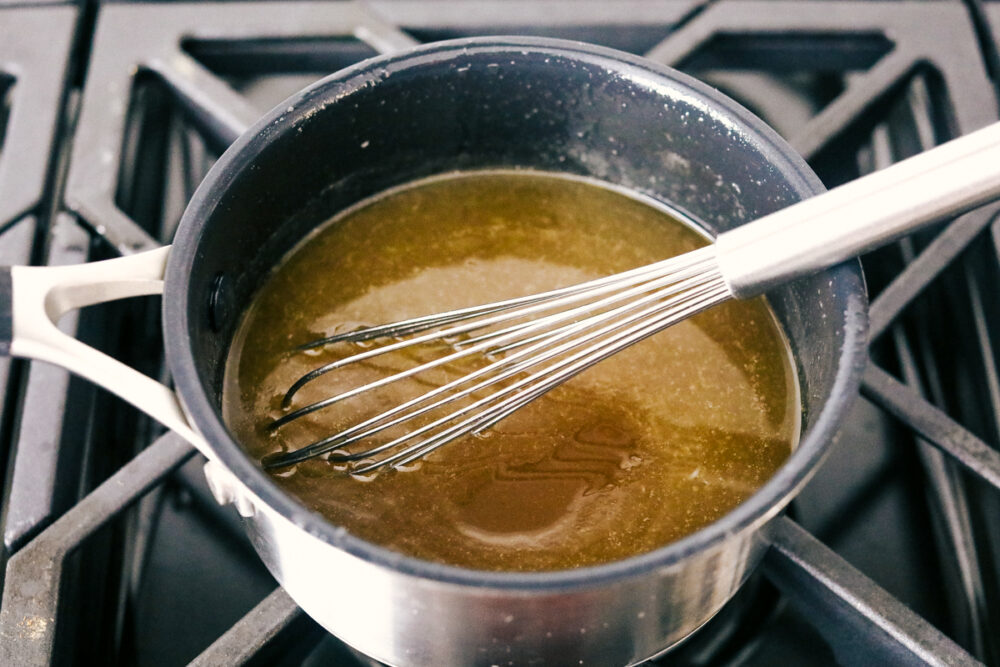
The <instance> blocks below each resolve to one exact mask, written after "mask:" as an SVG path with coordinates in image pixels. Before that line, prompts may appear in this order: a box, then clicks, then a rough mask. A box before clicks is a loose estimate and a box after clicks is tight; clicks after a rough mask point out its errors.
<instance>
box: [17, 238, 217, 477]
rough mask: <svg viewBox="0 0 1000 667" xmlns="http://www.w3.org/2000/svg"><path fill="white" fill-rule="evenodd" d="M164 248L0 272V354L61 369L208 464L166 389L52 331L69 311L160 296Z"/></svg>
mask: <svg viewBox="0 0 1000 667" xmlns="http://www.w3.org/2000/svg"><path fill="white" fill-rule="evenodd" d="M169 254H170V247H169V246H167V247H164V248H158V249H156V250H150V251H148V252H143V253H139V254H135V255H130V256H128V257H120V258H117V259H109V260H105V261H101V262H89V263H86V264H75V265H71V266H11V267H0V354H3V355H10V356H12V357H24V358H27V359H35V360H38V361H45V362H48V363H52V364H56V365H57V366H62V367H63V368H65V369H66V370H68V371H71V372H73V373H76V374H77V375H80V376H82V377H84V378H86V379H88V380H90V381H91V382H93V383H94V384H96V385H98V386H100V387H103V388H104V389H107V390H108V391H110V392H111V393H113V394H115V395H116V396H118V397H120V398H122V399H124V400H125V401H127V402H129V403H131V404H132V405H134V406H135V407H137V408H139V409H140V410H142V411H143V412H145V413H146V414H148V415H149V416H150V417H152V418H153V419H155V420H157V421H158V422H160V423H161V424H163V425H164V426H166V427H167V428H169V429H170V430H172V431H174V432H175V433H177V434H178V435H180V436H181V437H182V438H184V439H185V440H187V441H188V442H190V443H191V444H192V445H194V447H195V448H196V449H198V451H199V452H201V453H202V454H204V455H205V456H206V457H207V458H208V459H209V460H212V459H214V455H213V454H212V452H211V450H210V449H209V447H208V445H207V443H206V442H205V439H204V438H202V437H201V435H200V434H199V433H198V432H197V431H195V430H194V429H193V428H191V426H190V424H188V421H187V418H186V417H185V416H184V412H183V410H182V409H181V406H180V403H179V402H178V400H177V396H176V395H175V394H174V392H173V391H172V390H171V389H169V388H168V387H165V386H163V385H162V384H160V383H159V382H157V381H156V380H154V379H152V378H150V377H148V376H146V375H143V374H142V373H140V372H139V371H137V370H135V369H134V368H131V367H129V366H126V365H125V364H123V363H122V362H120V361H118V360H117V359H113V358H111V357H109V356H108V355H106V354H104V353H103V352H99V351H98V350H95V349H94V348H92V347H90V346H89V345H86V344H84V343H81V342H80V341H78V340H77V339H75V338H73V337H72V336H69V335H67V334H65V333H63V332H62V331H60V330H59V329H58V327H57V326H56V323H57V322H58V321H59V318H60V317H62V316H63V315H64V314H66V313H67V312H69V311H71V310H76V309H77V308H83V307H84V306H90V305H93V304H97V303H103V302H105V301H114V300H117V299H124V298H127V297H132V296H145V295H150V294H162V293H163V273H164V270H165V268H166V264H167V257H168V255H169Z"/></svg>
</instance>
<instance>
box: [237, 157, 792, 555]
mask: <svg viewBox="0 0 1000 667" xmlns="http://www.w3.org/2000/svg"><path fill="white" fill-rule="evenodd" d="M704 244H705V240H704V239H703V238H702V237H701V236H700V235H698V234H697V233H695V232H694V231H692V230H691V229H689V228H688V227H687V226H686V225H684V224H683V223H681V222H679V221H678V220H676V219H674V218H672V217H671V216H669V215H668V214H667V213H665V212H664V211H663V210H661V209H659V208H655V207H653V206H651V205H649V204H647V203H645V202H642V201H639V200H637V199H633V198H631V197H626V196H624V195H622V194H620V193H618V192H615V191H612V190H610V189H606V188H602V187H597V186H595V185H593V184H590V183H586V182H582V181H579V180H571V179H568V178H563V177H556V176H549V175H540V174H524V173H512V172H492V173H479V174H463V175H454V176H451V177H446V178H440V179H435V180H432V181H425V182H422V183H418V184H414V185H413V186H410V187H407V188H403V189H400V190H397V191H394V192H392V193H389V194H387V195H385V196H382V197H380V198H376V199H374V200H372V201H370V202H367V203H365V204H364V205H362V206H359V207H356V208H355V209H353V210H352V211H349V212H347V213H346V214H344V215H341V216H339V217H338V218H336V219H334V220H333V221H332V222H331V223H330V224H328V225H326V226H324V227H322V228H321V230H320V231H319V232H318V233H316V234H314V235H313V236H312V237H311V238H310V239H307V240H306V241H305V242H303V243H302V244H300V246H299V247H297V248H296V250H294V251H293V252H292V253H291V254H290V256H289V257H288V258H286V261H284V262H283V264H282V265H281V266H279V267H278V269H277V270H276V271H275V272H274V273H273V275H272V276H270V278H269V279H268V281H267V282H266V284H265V285H264V287H263V288H262V290H261V292H260V293H259V294H258V295H257V297H256V298H255V301H254V303H253V305H252V306H251V308H250V309H249V310H248V312H247V314H246V315H245V316H244V322H243V323H242V325H241V328H240V331H239V333H238V335H237V337H236V339H235V341H234V343H233V346H232V351H231V354H230V359H229V363H228V365H227V373H226V386H225V393H224V397H223V404H224V405H223V409H224V414H225V417H226V421H227V423H228V424H229V425H230V428H231V429H232V430H233V432H234V433H235V434H236V436H237V438H238V439H240V441H241V442H243V443H244V445H245V446H246V448H247V450H248V452H249V453H250V454H251V455H252V456H254V457H256V458H258V459H259V458H261V457H263V456H264V455H266V454H268V453H271V452H275V451H282V450H286V449H296V448H299V447H302V446H305V445H307V444H309V443H310V442H313V441H315V440H318V439H320V438H323V437H325V436H328V435H330V434H331V433H333V432H335V431H336V430H339V429H340V428H344V427H346V426H349V425H351V424H353V423H356V422H357V421H358V420H360V419H364V418H365V417H368V416H371V415H374V414H376V413H378V412H380V411H382V410H385V409H388V408H389V407H392V406H394V405H396V404H398V403H399V402H400V401H401V400H405V399H406V398H407V397H409V396H412V395H415V394H416V393H417V392H418V391H426V390H427V389H428V388H431V387H434V386H440V384H442V383H443V382H446V381H448V380H449V379H452V378H454V377H457V375H459V374H461V373H465V372H468V371H469V370H471V369H473V368H476V367H478V366H477V365H476V363H475V362H471V361H470V362H463V363H457V364H454V365H453V366H451V367H448V368H445V369H443V370H441V371H437V372H435V373H429V374H427V375H426V376H421V377H420V379H419V381H416V380H414V381H407V382H402V383H398V384H396V385H392V386H391V389H390V390H388V391H385V392H380V393H379V394H366V395H365V396H364V397H359V398H356V399H351V400H348V401H345V402H344V403H342V404H338V405H337V406H336V407H335V408H331V409H328V410H323V411H320V412H317V413H314V414H313V415H310V416H309V417H307V418H303V419H300V420H297V421H295V422H293V423H291V424H289V425H288V426H286V427H285V428H282V429H280V430H279V431H278V432H277V433H270V432H268V431H267V429H266V426H267V424H268V423H269V422H270V421H271V420H272V419H274V418H275V417H277V416H279V415H281V414H282V410H281V407H280V403H281V397H282V396H283V394H284V392H285V391H286V390H287V388H288V387H289V386H290V385H291V384H292V382H294V380H295V379H297V378H298V377H300V376H301V375H302V374H304V373H305V372H307V371H308V370H311V369H313V368H316V367H317V366H320V365H322V364H324V363H327V362H329V361H331V360H334V359H338V358H341V357H343V356H344V355H346V354H348V353H350V352H351V351H352V350H351V349H350V347H351V346H348V345H344V344H340V345H335V346H328V347H327V348H324V349H322V350H314V351H311V352H310V353H290V352H289V350H291V349H292V348H293V347H295V346H296V345H299V344H301V343H304V342H307V341H310V340H314V339H316V338H320V337H323V336H326V335H329V334H330V333H333V332H335V331H343V330H345V329H353V328H356V327H358V326H361V325H364V324H375V323H381V322H387V321H393V320H398V319H403V318H407V317H412V316H417V315H424V314H427V313H433V312H438V311H442V310H448V309H452V308H458V307H462V306H468V305H473V304H479V303H485V302H489V301H495V300H498V299H503V298H509V297H512V296H518V295H522V294H530V293H533V292H538V291H543V290H547V289H551V288H554V287H558V286H562V285H567V284H572V283H576V282H580V281H583V280H588V279H592V278H596V277H600V276H603V275H607V274H609V273H614V272H618V271H623V270H626V269H629V268H633V267H635V266H639V265H642V264H647V263H650V262H653V261H657V260H660V259H663V258H665V257H669V256H672V255H676V254H679V253H682V252H686V251H689V250H692V249H694V248H696V247H699V246H701V245H704ZM354 351H356V350H354ZM439 353H441V350H416V351H409V352H407V353H406V354H402V353H400V354H391V355H386V356H385V357H380V358H377V361H374V360H373V362H372V363H368V364H364V365H356V366H350V367H348V368H346V369H344V370H342V371H338V372H335V373H331V374H328V375H326V376H323V378H322V379H321V380H317V381H316V382H313V383H311V384H309V385H307V386H306V387H305V388H304V389H303V390H302V391H301V392H300V394H299V395H297V397H296V400H295V407H297V406H301V405H305V404H306V403H309V402H312V401H315V400H320V399H322V398H325V397H327V396H330V395H333V394H336V393H339V392H340V391H343V390H345V389H347V388H349V387H351V386H356V385H357V384H360V383H363V382H366V381H370V380H373V379H376V378H378V377H382V376H384V375H385V374H387V373H390V372H392V371H393V370H398V369H402V368H403V367H405V366H407V365H410V364H412V363H413V362H414V361H415V360H419V359H421V358H429V357H430V356H433V355H435V354H439ZM797 396H798V394H797V388H796V382H795V377H794V372H793V370H792V366H791V364H790V357H789V353H788V350H787V346H786V344H785V342H784V339H783V337H782V335H781V334H780V332H779V330H778V329H777V326H776V324H775V322H774V319H773V317H772V316H771V314H770V312H769V310H768V308H767V306H766V303H765V302H764V301H763V300H755V301H750V302H731V303H728V304H725V305H723V306H721V307H718V308H716V309H714V310H712V311H709V312H707V313H703V314H702V315H699V316H698V317H696V318H694V319H692V320H689V321H687V322H683V323H681V324H679V325H677V326H674V327H672V328H670V329H668V330H667V331H664V332H662V333H659V334H657V335H656V336H653V337H652V338H650V339H648V340H646V341H644V342H642V343H640V344H638V345H636V346H634V347H632V348H630V349H628V350H626V351H625V352H622V353H620V354H617V355H615V356H614V357H612V358H610V359H608V360H607V361H604V362H602V363H600V364H598V365H597V366H595V367H593V368H591V369H589V370H587V371H585V372H584V373H582V374H581V375H579V376H577V377H576V378H574V379H573V380H571V381H570V382H568V383H566V384H565V385H563V386H561V387H559V388H557V389H555V390H553V391H551V392H549V393H548V394H546V395H544V396H543V397H541V398H540V399H538V400H536V401H534V402H533V403H531V404H530V405H529V406H527V407H526V408H524V409H522V410H520V411H518V412H516V413H514V414H513V415H512V416H510V417H509V418H507V419H506V420H504V421H502V422H500V423H499V424H497V425H496V426H495V427H493V428H492V429H491V430H490V431H488V432H486V433H484V434H482V435H481V436H468V437H466V438H464V439H461V440H458V441H455V442H453V443H451V444H448V445H446V446H444V447H443V448H441V449H439V450H438V451H436V452H434V453H433V454H431V455H430V456H428V457H427V458H426V459H424V460H423V461H422V462H421V463H420V464H418V465H416V466H414V469H413V470H406V471H393V472H387V473H382V474H377V475H373V476H369V477H367V478H365V479H358V478H353V477H349V476H345V475H344V474H342V473H341V472H338V470H337V469H336V468H337V466H335V465H333V464H331V463H329V462H327V461H325V460H322V459H315V460H312V461H308V462H306V463H302V464H299V465H298V466H295V467H294V468H291V469H286V470H281V471H278V472H277V474H276V475H275V480H276V481H277V482H278V483H279V484H280V485H281V486H283V487H284V488H285V489H287V490H288V491H289V492H290V493H292V494H293V495H295V496H296V497H297V498H299V499H300V501H301V502H302V503H304V504H305V505H306V506H307V507H309V508H311V509H313V510H315V511H317V512H319V513H321V514H322V515H323V516H325V517H326V518H327V519H329V520H330V521H331V522H333V523H334V524H337V525H340V526H343V527H345V528H346V529H347V530H349V531H350V532H352V533H354V534H356V535H358V536H360V537H362V538H365V539H368V540H370V541H372V542H375V543H378V544H382V545H384V546H387V547H389V548H392V549H396V550H398V551H401V552H404V553H407V554H410V555H414V556H417V557H421V558H426V559H430V560H435V561H440V562H445V563H450V564H454V565H460V566H466V567H472V568H479V569H494V570H549V569H562V568H570V567H577V566H582V565H592V564H597V563H602V562H607V561H611V560H617V559H621V558H625V557H628V556H631V555H635V554H638V553H642V552H645V551H649V550H652V549H655V548H657V547H659V546H662V545H664V544H666V543H668V542H671V541H673V540H676V539H678V538H680V537H682V536H684V535H686V534H688V533H690V532H693V531H695V530H697V529H698V528H701V527H703V526H704V525H706V524H708V523H710V522H712V521H714V520H715V519H718V518H719V517H721V516H722V515H723V514H725V513H726V512H728V511H729V510H730V509H732V508H733V507H735V506H736V505H737V504H739V503H740V502H742V501H743V500H745V499H746V498H747V497H749V496H750V495H751V494H752V493H753V492H754V491H755V490H756V489H757V488H758V487H759V486H760V485H762V484H763V483H764V482H765V481H766V480H767V479H768V478H769V477H770V476H771V475H772V474H773V473H774V471H775V470H776V469H777V468H778V467H779V466H780V465H781V463H782V462H783V461H784V460H785V459H786V458H787V456H788V454H789V453H790V450H791V447H792V446H793V444H794V441H795V438H796V437H797V432H798V424H799V406H798V398H797ZM402 432H403V431H402V430H396V431H389V432H388V433H386V434H383V435H382V436H380V437H379V439H378V440H377V441H378V442H384V441H386V440H388V439H389V438H391V437H395V436H396V435H399V434H401V433H402Z"/></svg>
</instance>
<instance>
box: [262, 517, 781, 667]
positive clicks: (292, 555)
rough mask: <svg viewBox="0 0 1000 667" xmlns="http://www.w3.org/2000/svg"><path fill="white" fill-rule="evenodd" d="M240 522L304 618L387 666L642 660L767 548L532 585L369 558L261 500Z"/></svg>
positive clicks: (684, 631) (736, 581) (676, 635)
mask: <svg viewBox="0 0 1000 667" xmlns="http://www.w3.org/2000/svg"><path fill="white" fill-rule="evenodd" d="M775 511H777V510H775ZM245 521H246V526H247V530H248V533H249V534H250V536H251V539H252V540H253V543H254V546H255V548H256V549H257V552H258V553H259V554H260V556H261V558H262V559H263V560H264V563H265V564H266V565H267V567H268V569H270V570H271V572H272V573H273V574H274V575H275V577H276V578H277V579H278V580H279V581H280V582H281V585H282V586H283V587H284V589H285V590H286V591H287V592H288V594H289V595H290V596H291V597H292V598H293V599H294V600H295V601H296V602H297V603H298V604H299V605H300V606H301V607H302V608H303V609H304V610H305V611H306V613H308V614H309V615H310V616H312V617H313V618H314V619H316V620H317V621H319V623H320V624H321V625H323V626H324V627H325V628H326V629H327V630H329V631H330V632H332V633H334V634H335V635H337V636H338V637H340V638H341V639H342V640H344V641H345V642H347V643H348V644H350V645H351V646H353V647H354V648H356V649H358V650H360V651H362V652H364V653H366V654H368V655H370V656H372V657H374V658H375V659H377V660H379V661H381V662H384V663H387V664H389V665H428V666H430V665H507V664H517V665H521V664H548V665H627V664H634V663H637V662H641V661H642V660H644V659H646V658H649V657H651V656H653V655H656V654H658V653H660V652H662V651H663V650H665V649H667V648H669V647H670V646H672V645H674V644H676V643H677V642H679V641H681V640H682V639H684V638H685V637H687V636H688V635H689V634H690V633H691V632H693V631H694V630H696V629H697V628H698V627H699V626H700V625H701V624H702V623H704V622H705V621H707V620H708V619H709V618H711V617H712V615H714V614H715V612H716V611H718V610H719V608H720V607H722V605H723V604H724V603H725V602H726V601H727V600H729V598H730V597H732V595H733V594H734V593H735V592H736V590H737V589H738V588H739V587H740V585H741V584H742V583H743V581H744V580H745V578H746V576H747V575H748V573H749V572H750V571H751V570H752V569H753V568H754V567H755V566H756V565H757V563H758V562H759V561H760V559H761V557H762V556H763V555H764V553H765V551H766V549H767V546H768V542H767V540H766V538H765V533H764V532H762V531H760V530H758V526H757V525H750V526H747V527H746V528H744V529H743V530H742V531H740V532H739V533H738V534H734V535H732V536H730V538H729V539H727V540H724V541H722V542H719V543H717V544H715V545H713V546H712V547H711V548H708V549H704V550H701V551H698V552H695V553H692V554H691V555H690V556H688V557H687V558H685V559H683V560H680V561H678V562H676V563H674V564H673V565H671V566H668V567H662V568H654V569H650V570H647V571H642V572H638V573H636V574H634V575H633V576H630V577H622V578H620V579H616V580H614V581H609V582H603V583H602V582H598V581H595V583H594V584H593V585H590V586H587V585H578V586H572V587H565V588H563V587H552V588H548V589H546V588H543V587H538V589H537V590H531V589H521V588H505V587H497V586H490V585H482V586H474V587H473V586H468V585H454V584H450V583H447V582H442V581H434V580H431V579H427V578H424V577H420V576H414V575H412V574H409V573H406V572H402V571H399V570H396V569H393V568H391V567H386V566H385V565H382V564H378V563H372V562H368V561H366V560H364V559H361V558H357V557H355V556H353V555H351V554H349V553H346V552H343V551H340V550H337V549H333V548H331V547H330V545H329V544H327V543H325V542H323V541H322V540H320V539H318V538H316V537H314V536H312V535H309V534H308V533H306V532H304V531H303V530H301V529H300V528H298V527H297V526H295V525H294V524H293V523H292V522H290V521H289V520H288V519H287V518H285V517H283V516H281V515H280V514H278V513H277V512H275V511H274V510H272V509H270V508H268V507H266V506H260V507H258V511H257V512H256V513H255V514H254V516H252V517H250V518H248V519H246V520H245ZM764 521H766V518H762V519H761V522H764Z"/></svg>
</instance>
